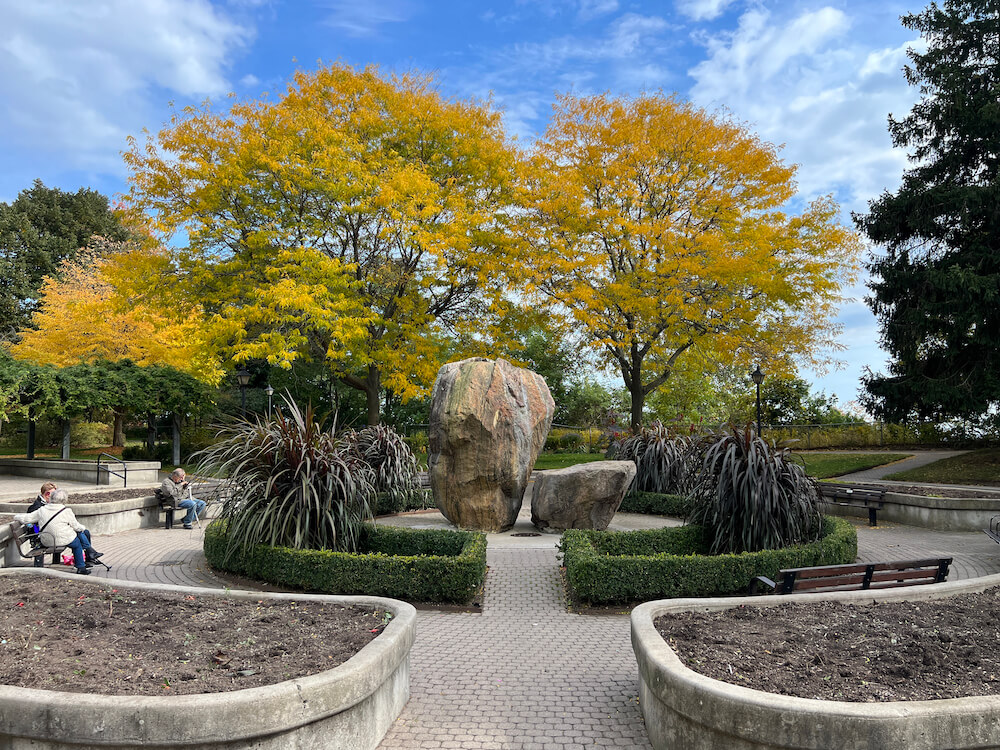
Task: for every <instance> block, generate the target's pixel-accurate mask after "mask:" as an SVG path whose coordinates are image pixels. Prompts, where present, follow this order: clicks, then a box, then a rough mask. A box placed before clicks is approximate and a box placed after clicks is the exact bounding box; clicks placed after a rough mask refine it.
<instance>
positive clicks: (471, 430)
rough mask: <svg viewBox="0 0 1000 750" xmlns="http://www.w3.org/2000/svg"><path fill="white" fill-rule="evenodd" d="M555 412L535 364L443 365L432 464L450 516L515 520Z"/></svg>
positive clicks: (491, 526) (438, 495)
mask: <svg viewBox="0 0 1000 750" xmlns="http://www.w3.org/2000/svg"><path fill="white" fill-rule="evenodd" d="M554 412H555V402H554V401H553V400H552V395H551V394H550V393H549V387H548V386H547V385H546V384H545V380H544V379H543V378H542V377H541V376H540V375H538V374H536V373H534V372H531V371H530V370H524V369H521V368H519V367H514V366H513V365H512V364H510V363H509V362H506V361H505V360H502V359H498V360H495V361H494V360H489V359H482V358H474V359H465V360H462V361H461V362H451V363H449V364H446V365H445V366H444V367H442V368H441V369H440V370H439V371H438V375H437V380H436V381H435V383H434V392H433V394H432V396H431V409H430V429H429V435H428V437H429V442H430V446H429V455H428V461H427V463H428V468H429V474H430V481H431V491H432V492H433V493H434V501H435V503H437V507H438V508H439V509H440V510H441V512H442V513H443V514H444V516H445V518H447V519H448V520H449V521H451V522H452V523H453V524H455V525H456V526H459V527H461V528H465V529H476V530H480V531H503V530H504V529H508V528H510V527H511V526H513V525H514V521H515V520H516V519H517V513H518V511H519V510H520V509H521V502H522V501H523V499H524V490H525V488H526V487H527V485H528V478H529V476H530V475H531V469H532V467H533V466H534V465H535V459H536V458H538V454H539V452H540V451H541V449H542V446H543V445H544V444H545V437H546V435H548V432H549V427H550V426H551V425H552V415H553V413H554Z"/></svg>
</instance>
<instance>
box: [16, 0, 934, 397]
mask: <svg viewBox="0 0 1000 750" xmlns="http://www.w3.org/2000/svg"><path fill="white" fill-rule="evenodd" d="M923 4H924V3H923V2H917V1H915V0H908V1H902V0H656V1H654V0H636V1H632V2H630V1H629V0H510V1H509V2H499V1H497V2H493V1H491V0H467V1H460V0H0V102H2V104H3V106H2V108H0V165H2V167H0V201H6V202H10V201H12V200H13V199H14V198H15V197H16V196H17V194H18V192H19V191H21V190H23V189H26V188H28V187H30V186H31V184H32V182H33V181H34V180H35V179H41V180H42V182H44V183H45V184H46V185H47V186H49V187H58V188H61V189H63V190H69V191H75V190H77V189H78V188H80V187H90V188H93V189H95V190H99V191H101V192H102V193H104V194H105V195H108V196H111V197H113V196H114V195H115V194H118V193H122V192H124V191H126V190H127V185H128V182H127V180H128V175H127V171H126V169H125V166H124V163H123V161H122V158H121V152H122V151H123V150H125V149H126V147H127V140H126V139H127V138H128V137H129V136H135V137H138V138H140V139H141V138H142V133H143V130H144V129H145V130H148V131H150V132H153V133H155V132H157V131H158V130H159V129H160V128H161V127H162V126H163V125H164V124H165V123H166V122H167V121H168V120H169V118H170V116H171V113H172V111H173V110H172V109H171V108H172V107H175V108H181V107H184V106H186V105H190V104H199V103H201V102H203V101H204V100H206V99H210V100H212V101H213V102H219V103H220V105H223V106H224V104H225V100H226V96H227V95H228V94H230V93H232V94H235V96H236V97H237V98H238V99H256V98H259V97H261V96H262V95H264V94H266V93H270V94H271V95H272V96H273V95H275V94H280V92H281V91H282V90H284V89H285V88H286V86H287V84H288V81H289V79H290V77H291V75H292V74H293V73H294V72H295V71H296V70H302V69H305V70H314V69H316V68H317V67H318V66H320V65H322V64H324V63H326V64H329V63H333V62H341V63H348V64H350V65H354V66H364V65H368V64H376V65H378V66H379V67H380V68H382V69H383V70H386V71H396V72H404V71H409V70H417V71H420V72H424V73H431V74H433V75H434V76H435V77H436V79H437V82H438V86H439V88H440V90H441V92H442V94H443V95H444V96H446V97H448V98H455V99H469V98H476V99H487V98H491V99H492V101H493V102H494V104H495V105H496V106H497V107H498V108H500V109H501V110H502V112H503V114H504V121H505V124H506V127H507V129H508V131H509V132H510V133H511V134H512V135H515V136H516V137H517V138H518V139H519V141H520V142H521V143H522V144H523V145H525V146H529V145H530V144H531V142H532V141H533V140H534V139H535V138H536V137H537V136H538V135H540V134H541V133H542V132H543V131H544V129H545V126H546V123H547V120H548V118H549V115H550V112H551V107H552V103H553V101H554V99H555V95H556V94H557V93H566V92H569V93H573V94H578V95H586V94H594V93H602V92H609V93H611V94H614V95H637V94H640V93H642V92H655V91H660V90H662V91H664V92H666V93H674V92H676V93H677V94H679V95H680V96H682V97H684V98H687V99H690V100H691V101H692V102H694V103H695V104H697V105H699V106H702V107H705V108H707V109H709V110H711V111H721V110H727V111H728V112H730V113H731V114H732V115H733V116H735V117H736V118H737V119H739V120H741V121H743V122H745V123H747V125H748V126H749V127H750V128H752V129H753V130H754V131H755V132H757V133H758V134H759V135H760V136H761V137H762V138H764V139H765V140H767V141H770V142H772V143H775V144H780V145H782V146H783V150H782V152H781V154H782V158H783V159H784V160H785V161H786V162H788V163H792V164H797V165H798V171H797V175H796V178H797V183H798V187H799V195H798V196H797V198H796V200H797V201H808V200H811V199H812V198H815V197H817V196H821V195H828V194H832V195H833V196H834V197H835V198H836V199H837V201H838V202H839V204H840V205H841V207H842V209H843V211H844V221H845V222H848V223H849V222H850V213H851V212H852V211H864V210H865V209H866V207H867V205H868V201H869V200H871V199H872V198H875V197H877V196H878V195H879V194H880V193H881V192H883V191H884V190H890V191H892V190H895V188H896V187H897V186H898V184H899V181H900V177H901V175H902V172H903V170H904V168H905V167H906V165H907V161H906V154H905V153H904V152H902V151H900V150H896V149H893V148H892V144H891V142H890V139H889V135H888V132H887V129H886V124H887V118H888V116H889V114H890V113H892V114H893V115H895V116H896V117H897V118H899V117H902V116H905V114H906V113H907V112H908V111H909V109H910V107H911V106H912V105H913V103H914V102H915V101H916V98H917V93H916V91H915V90H914V89H913V88H911V87H909V86H907V84H906V82H905V80H904V78H903V75H902V67H903V65H904V64H905V63H906V54H905V53H906V49H907V48H908V47H910V46H913V45H919V40H918V39H917V37H916V35H915V33H914V32H911V31H908V30H906V29H904V28H903V26H902V24H901V23H900V22H899V17H900V16H901V15H904V14H906V13H913V12H919V11H920V10H921V9H922V6H923ZM846 291H847V294H848V296H849V297H850V298H851V299H852V301H850V302H847V303H845V304H844V305H843V306H842V308H841V311H840V314H839V322H840V323H841V324H842V326H843V332H842V334H841V336H840V342H841V343H842V344H843V346H844V349H843V351H841V352H839V353H838V354H837V357H838V359H840V360H841V361H842V362H843V367H842V368H841V369H836V370H831V371H829V372H826V373H825V374H824V373H815V372H812V371H810V370H803V371H802V373H801V375H802V376H803V377H804V378H805V379H806V380H808V381H810V382H811V383H812V384H813V386H814V389H815V390H816V391H819V390H822V391H824V392H825V393H826V394H827V395H836V396H837V397H838V399H839V400H840V401H841V402H842V403H847V402H850V401H853V400H854V399H856V398H857V391H858V388H859V378H860V377H861V375H862V373H863V371H864V368H865V367H866V366H867V367H871V368H872V370H875V371H878V370H880V369H883V368H884V365H885V361H886V357H885V354H884V352H883V351H882V350H881V349H880V348H879V333H878V327H877V324H876V321H875V319H874V317H873V315H872V314H871V312H870V311H869V309H868V307H867V306H866V305H865V304H864V301H863V298H864V296H865V294H866V289H865V287H864V286H863V283H861V284H859V285H858V286H857V287H855V288H852V289H849V290H846ZM752 365H753V363H748V370H751V369H753V366H752Z"/></svg>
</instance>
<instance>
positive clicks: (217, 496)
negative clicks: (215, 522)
mask: <svg viewBox="0 0 1000 750" xmlns="http://www.w3.org/2000/svg"><path fill="white" fill-rule="evenodd" d="M224 487H226V485H224V484H223V483H222V482H216V483H210V482H205V483H199V484H197V485H195V486H193V487H192V494H193V495H194V496H195V497H197V498H198V499H199V500H202V501H204V503H205V510H204V511H202V513H207V512H208V508H210V507H211V506H212V505H215V504H216V503H219V502H223V501H224V500H225V499H226V498H227V497H229V494H230V492H231V489H230V488H227V489H224ZM153 495H154V496H155V497H156V501H157V502H158V503H159V504H160V510H162V511H163V527H164V528H165V529H171V528H173V526H174V511H177V510H181V511H183V512H184V513H185V514H186V513H187V510H186V509H184V508H178V507H177V506H176V504H175V501H174V499H173V498H172V497H170V496H168V495H164V494H163V490H161V489H160V488H159V487H157V488H156V490H154V492H153ZM184 499H185V498H181V500H184Z"/></svg>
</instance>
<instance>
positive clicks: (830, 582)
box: [747, 557, 952, 595]
mask: <svg viewBox="0 0 1000 750" xmlns="http://www.w3.org/2000/svg"><path fill="white" fill-rule="evenodd" d="M951 561H952V558H950V557H940V558H928V559H925V560H897V561H894V562H881V563H850V564H848V565H821V566H816V567H812V568H789V569H788V570H780V571H778V580H777V582H775V581H772V580H771V579H770V578H768V577H767V576H757V577H756V578H754V579H753V580H752V581H750V586H749V587H748V589H747V593H748V594H751V595H752V594H755V593H757V590H758V589H761V588H764V587H766V588H768V589H770V592H768V593H775V594H792V593H813V592H819V591H823V592H829V591H860V590H875V589H888V588H894V587H896V586H918V585H921V584H925V583H940V582H941V581H944V580H945V579H946V578H947V577H948V568H949V566H950V565H951Z"/></svg>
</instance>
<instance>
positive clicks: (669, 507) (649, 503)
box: [618, 492, 690, 518]
mask: <svg viewBox="0 0 1000 750" xmlns="http://www.w3.org/2000/svg"><path fill="white" fill-rule="evenodd" d="M689 508H690V502H689V501H688V499H687V498H686V497H685V496H684V495H665V494H662V493H660V492H634V493H630V494H628V495H626V496H625V499H624V500H623V501H622V504H621V507H620V508H618V511H619V512H620V513H648V514H651V515H655V516H676V517H677V518H684V517H685V516H686V515H687V513H688V509H689Z"/></svg>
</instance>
